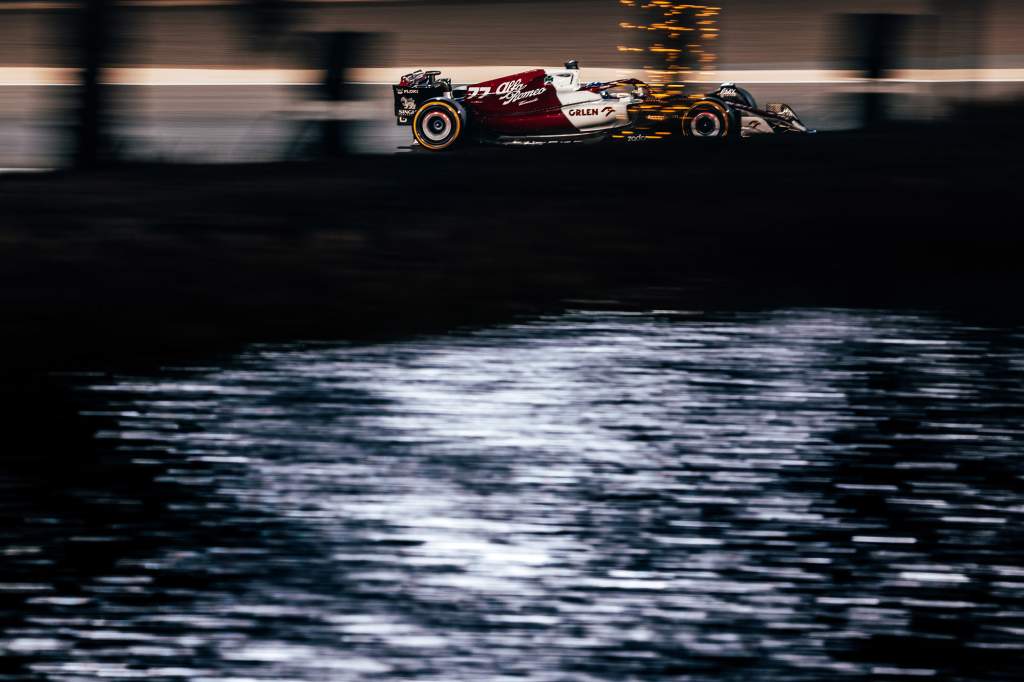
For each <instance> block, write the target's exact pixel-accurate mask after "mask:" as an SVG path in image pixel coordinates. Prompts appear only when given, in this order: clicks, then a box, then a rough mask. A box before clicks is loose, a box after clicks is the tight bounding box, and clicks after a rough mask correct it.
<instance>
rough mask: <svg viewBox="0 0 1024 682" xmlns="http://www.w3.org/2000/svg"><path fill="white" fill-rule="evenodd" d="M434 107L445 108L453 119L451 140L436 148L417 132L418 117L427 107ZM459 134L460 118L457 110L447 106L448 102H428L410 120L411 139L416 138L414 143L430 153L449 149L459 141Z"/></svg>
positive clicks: (460, 130) (449, 105) (460, 129)
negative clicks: (453, 130) (453, 131)
mask: <svg viewBox="0 0 1024 682" xmlns="http://www.w3.org/2000/svg"><path fill="white" fill-rule="evenodd" d="M434 105H441V106H443V107H447V108H448V110H449V111H450V112H452V115H453V116H454V117H455V134H453V135H452V137H451V139H450V140H449V141H448V142H447V143H445V144H444V145H441V146H438V145H436V144H433V143H431V142H427V141H425V140H424V139H423V138H422V137H420V130H419V123H420V115H421V114H422V113H423V112H424V111H425V110H426V109H427V107H430V106H434ZM461 134H462V117H461V116H459V110H458V109H456V108H455V107H454V106H452V105H451V104H449V103H448V102H441V101H436V102H428V103H427V104H426V106H423V107H420V109H419V111H417V112H416V115H415V116H413V119H412V135H413V137H415V138H416V141H417V142H419V143H420V145H421V146H423V147H426V148H427V149H429V150H431V151H435V152H439V151H442V150H445V149H448V147H451V146H452V145H453V144H455V142H456V141H457V140H458V139H459V136H460V135H461Z"/></svg>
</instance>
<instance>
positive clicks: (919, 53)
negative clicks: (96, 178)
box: [0, 0, 1024, 167]
mask: <svg viewBox="0 0 1024 682" xmlns="http://www.w3.org/2000/svg"><path fill="white" fill-rule="evenodd" d="M652 4H654V5H657V4H658V3H652ZM662 4H667V3H662ZM635 5H636V3H631V2H620V1H619V0H544V1H535V0H534V1H531V0H522V1H520V0H469V1H460V0H351V1H349V0H323V1H317V2H294V3H291V2H278V1H275V0H253V1H251V2H247V1H245V0H239V1H235V0H133V1H132V2H124V3H117V4H116V5H114V4H113V3H108V2H106V1H102V2H100V1H98V0H91V2H89V3H85V4H84V5H80V4H79V3H74V2H52V1H49V0H47V1H33V0H27V1H26V0H4V1H3V2H0V166H2V167H53V166H56V165H60V164H62V163H64V162H65V161H66V160H67V158H68V157H69V155H70V154H71V152H70V151H69V150H70V148H71V147H72V146H73V145H72V144H71V143H69V142H68V134H67V133H68V129H69V128H70V127H73V125H72V122H73V119H74V116H73V112H74V111H75V110H76V107H77V106H78V105H77V99H76V97H75V95H76V93H77V91H78V88H77V87H76V85H77V84H78V83H79V72H78V71H77V68H78V67H81V66H83V65H85V63H86V62H88V61H89V60H90V59H93V60H96V59H97V58H98V59H99V62H98V65H102V66H105V67H110V68H109V69H106V70H104V71H102V72H97V73H98V79H99V81H100V82H105V83H108V84H112V85H113V86H114V87H113V88H110V91H111V92H110V103H111V105H112V106H111V109H110V111H111V112H112V118H111V121H110V123H111V132H112V135H111V141H110V144H109V146H110V148H109V149H107V150H105V153H108V154H110V155H113V156H116V157H117V158H120V159H127V160H146V161H152V160H160V161H192V162H197V161H198V162H209V161H215V162H238V161H266V160H278V159H282V158H292V157H294V156H296V155H300V154H301V153H302V150H303V149H304V146H303V145H304V141H306V140H307V138H308V137H309V135H310V127H309V125H308V124H309V121H310V120H311V119H315V118H317V117H320V118H322V117H323V116H322V111H321V112H320V113H319V114H318V113H317V112H318V111H320V110H318V109H317V108H316V106H315V105H316V100H317V99H320V98H322V90H323V88H322V87H321V84H322V83H323V81H324V71H323V70H324V68H325V67H326V66H327V65H329V64H330V63H331V62H332V60H333V61H334V62H335V65H336V66H339V64H338V62H339V60H340V62H341V64H340V66H341V67H347V68H346V70H345V71H344V73H345V76H344V78H345V81H346V82H348V83H353V82H355V83H360V84H363V85H361V86H359V87H354V86H349V87H347V89H346V92H345V93H344V95H343V98H344V99H366V100H369V101H370V105H369V106H363V107H362V108H350V109H349V110H348V111H347V113H345V114H343V116H344V117H347V118H358V119H361V120H363V121H365V122H364V123H363V124H362V126H361V127H360V128H359V130H358V134H354V135H351V138H352V140H353V145H354V148H355V149H356V150H359V151H372V152H385V153H390V152H394V151H395V150H397V149H399V148H401V147H403V146H405V145H407V144H408V137H409V136H408V134H407V133H408V131H407V130H398V129H396V128H395V126H394V123H393V119H392V118H391V117H390V91H389V89H388V88H387V87H386V86H387V84H389V83H394V82H397V78H398V77H399V76H400V75H401V74H402V73H404V72H407V71H410V70H413V69H415V68H421V67H422V68H441V69H443V70H444V71H445V74H446V75H451V76H452V77H453V78H454V80H455V82H475V81H478V80H481V79H483V78H485V77H488V76H493V75H500V74H502V73H505V72H508V68H509V67H517V66H555V65H561V64H562V63H563V62H564V61H565V60H566V59H568V58H576V59H579V60H580V63H581V65H582V67H583V69H584V78H586V79H591V80H599V79H604V78H605V77H609V78H610V77H614V76H617V75H620V74H623V73H624V72H626V73H635V72H636V71H637V70H638V69H642V67H645V66H656V65H654V64H652V63H651V61H652V60H651V58H650V57H651V56H652V55H651V53H650V52H649V51H648V48H649V47H650V45H651V44H653V42H654V41H653V40H652V39H651V38H650V37H648V36H645V35H637V32H636V31H630V30H629V29H627V28H623V24H626V25H630V22H634V24H635V22H636V17H637V13H638V12H642V11H643V10H642V9H640V8H638V7H636V6H635ZM708 8H709V9H710V10H711V19H710V21H711V22H712V23H709V24H707V27H708V28H707V32H706V33H703V34H702V36H704V37H705V38H707V39H706V40H702V41H701V49H702V55H703V58H701V59H695V60H693V66H694V69H695V70H694V71H693V72H692V73H689V74H687V78H688V80H689V81H692V82H694V84H693V88H694V90H695V91H699V90H701V89H704V88H703V84H705V83H708V84H709V83H714V82H721V81H726V80H733V81H736V82H738V83H741V84H746V85H749V86H750V87H751V89H752V90H754V91H755V94H756V95H757V96H758V97H759V99H762V100H765V101H787V102H789V103H790V104H791V105H793V106H794V108H796V110H797V111H799V112H800V114H801V116H802V117H803V118H804V119H805V120H806V121H808V122H809V124H810V125H812V126H815V127H817V128H819V129H821V130H838V129H850V128H856V127H860V126H864V125H875V124H878V123H880V122H881V121H885V120H890V119H898V120H934V119H936V118H941V117H944V116H947V115H948V114H949V112H950V104H952V103H957V102H963V101H965V100H966V101H973V100H986V99H1012V98H1016V97H1019V96H1020V95H1021V93H1022V92H1024V47H1022V41H1021V40H1020V36H1021V35H1022V34H1024V5H1022V4H1021V3H1020V2H1016V1H1015V0H884V1H883V0H832V1H830V2H816V1H812V0H774V1H772V2H765V1H764V0H723V1H722V2H720V3H715V4H714V5H713V6H712V5H708ZM89 22H92V29H90V28H89V27H88V26H89ZM97 25H101V27H100V28H98V29H97V28H96V27H97ZM336 32H348V33H350V34H351V33H359V34H362V38H361V39H360V40H359V41H358V42H359V47H358V49H355V48H353V49H348V50H346V51H345V52H346V54H344V55H342V56H340V57H339V56H338V55H337V54H336V53H335V54H334V55H333V56H332V54H331V50H330V48H325V46H326V45H329V44H330V41H327V40H325V39H324V37H325V36H327V35H328V34H332V33H336ZM90 44H92V45H93V46H94V47H98V48H99V49H98V50H93V53H94V54H93V55H92V57H90V56H88V54H89V50H88V49H85V48H88V47H89V45H90ZM76 46H77V47H76ZM350 47H351V46H350ZM622 48H632V50H630V51H624V50H623V49H622ZM636 50H639V52H637V51H636ZM97 52H98V53H99V54H98V55H97V54H96V53H97ZM639 75H645V74H639ZM646 75H647V76H650V74H646ZM872 97H873V98H875V99H876V100H877V99H879V98H884V100H885V104H884V106H882V105H879V104H878V103H877V102H874V103H872V102H871V101H870V100H871V98H872Z"/></svg>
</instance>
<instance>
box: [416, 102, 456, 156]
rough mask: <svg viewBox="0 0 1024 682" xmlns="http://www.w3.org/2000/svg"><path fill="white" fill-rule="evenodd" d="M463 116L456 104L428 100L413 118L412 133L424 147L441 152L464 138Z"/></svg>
mask: <svg viewBox="0 0 1024 682" xmlns="http://www.w3.org/2000/svg"><path fill="white" fill-rule="evenodd" d="M463 128H465V126H464V125H463V121H462V117H461V116H460V115H459V111H458V109H456V108H455V105H454V104H449V103H448V102H427V103H426V104H424V105H423V106H422V107H420V108H419V110H417V112H416V115H415V116H414V117H413V119H412V134H413V137H415V138H416V141H417V142H418V143H419V144H420V146H421V147H423V148H424V149H429V150H430V151H432V152H441V151H444V150H446V149H451V148H452V147H454V146H455V144H456V143H457V142H458V141H459V140H460V139H461V138H462V131H463Z"/></svg>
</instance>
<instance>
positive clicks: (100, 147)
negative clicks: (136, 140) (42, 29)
mask: <svg viewBox="0 0 1024 682" xmlns="http://www.w3.org/2000/svg"><path fill="white" fill-rule="evenodd" d="M112 4H113V3H112V0H84V2H83V3H82V6H81V7H80V9H78V10H77V21H76V24H77V25H76V29H77V51H78V55H77V57H78V59H77V63H78V64H79V66H80V68H81V76H80V80H79V96H78V106H77V111H76V120H75V130H74V165H75V166H76V167H78V168H90V167H93V166H96V165H97V164H99V163H100V162H101V161H102V159H103V157H104V155H105V152H106V151H107V139H106V138H107V130H106V116H107V101H106V92H105V89H104V87H103V83H102V82H101V77H102V72H103V67H104V65H105V63H106V61H107V55H108V54H109V52H110V44H111V41H112V39H113V34H114V32H113V31H112V30H111V26H110V22H111V21H112V19H113V17H112V14H113V7H112Z"/></svg>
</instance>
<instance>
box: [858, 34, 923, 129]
mask: <svg viewBox="0 0 1024 682" xmlns="http://www.w3.org/2000/svg"><path fill="white" fill-rule="evenodd" d="M845 23H846V26H847V34H848V35H849V38H850V39H849V40H848V41H846V42H847V44H848V45H850V46H851V47H852V53H851V54H850V55H849V58H850V61H851V62H852V63H853V65H854V68H856V70H857V71H860V72H861V75H862V76H863V77H864V78H867V79H868V80H869V81H871V82H872V83H874V84H876V85H874V86H872V87H869V88H868V91H866V92H864V93H863V94H862V95H861V115H862V124H863V126H864V127H865V128H875V127H878V126H880V125H883V124H884V123H886V122H887V121H888V120H889V101H888V100H889V97H888V95H887V94H885V93H884V92H879V91H878V89H877V83H878V81H880V80H881V79H883V78H885V77H886V76H887V75H888V74H889V72H890V71H891V70H893V69H895V68H897V66H898V62H899V61H900V59H901V58H902V57H903V55H902V41H903V39H904V37H905V36H904V34H905V29H906V27H907V25H908V24H909V21H908V17H907V16H905V15H900V14H848V15H846V17H845Z"/></svg>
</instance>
